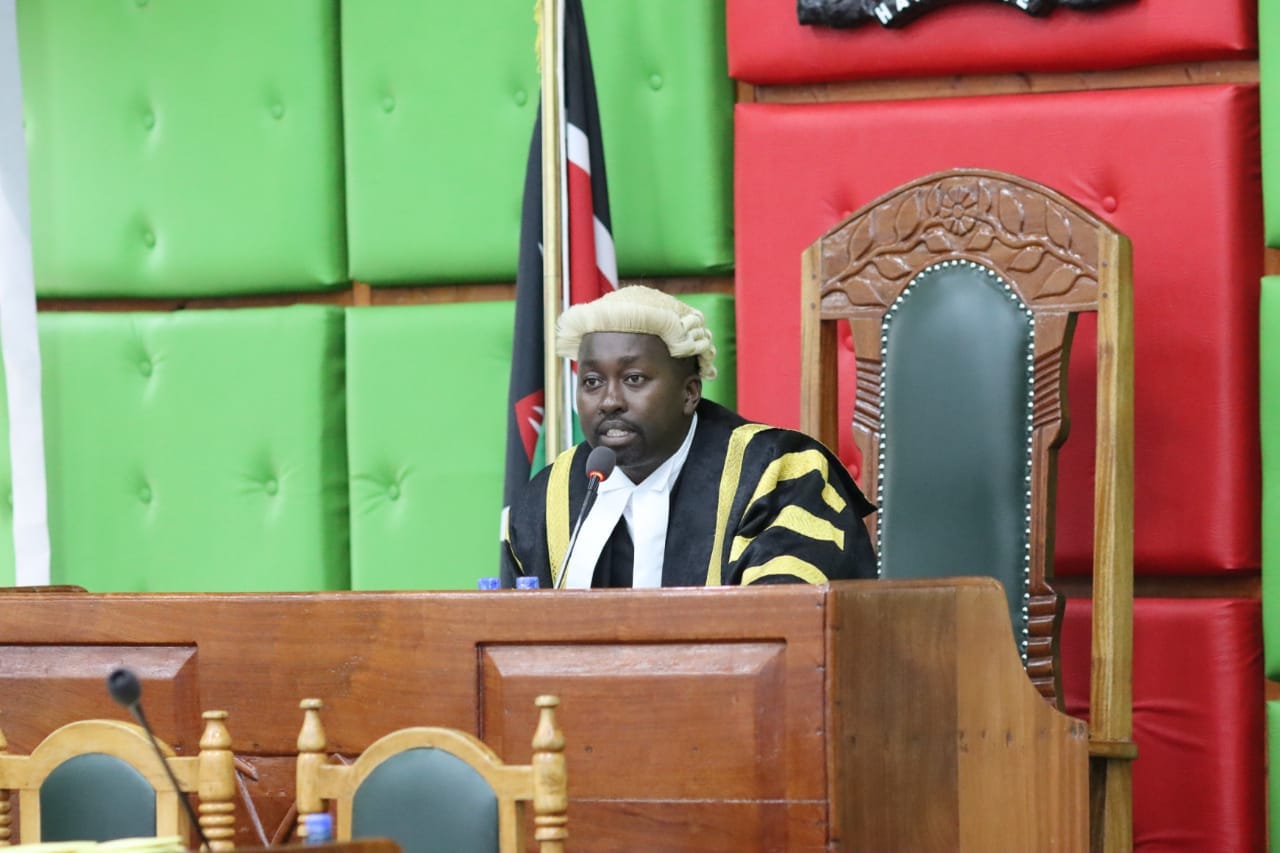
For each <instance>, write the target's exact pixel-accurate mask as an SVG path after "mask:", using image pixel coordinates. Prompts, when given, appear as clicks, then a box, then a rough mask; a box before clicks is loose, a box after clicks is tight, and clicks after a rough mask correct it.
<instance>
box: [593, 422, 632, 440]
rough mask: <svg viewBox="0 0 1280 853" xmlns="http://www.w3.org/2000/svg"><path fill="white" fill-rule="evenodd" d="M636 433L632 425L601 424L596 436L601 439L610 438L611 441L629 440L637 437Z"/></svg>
mask: <svg viewBox="0 0 1280 853" xmlns="http://www.w3.org/2000/svg"><path fill="white" fill-rule="evenodd" d="M635 433H636V430H635V428H634V427H632V426H631V425H630V424H625V423H618V422H612V423H606V424H601V425H600V426H599V428H597V429H596V435H598V436H600V437H601V438H609V439H615V440H616V439H624V438H629V437H631V436H633V435H635Z"/></svg>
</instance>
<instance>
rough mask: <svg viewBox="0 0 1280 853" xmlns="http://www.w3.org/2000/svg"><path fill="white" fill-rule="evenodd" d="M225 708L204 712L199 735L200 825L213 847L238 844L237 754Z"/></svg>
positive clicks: (232, 846)
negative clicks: (234, 750) (233, 750)
mask: <svg viewBox="0 0 1280 853" xmlns="http://www.w3.org/2000/svg"><path fill="white" fill-rule="evenodd" d="M226 719H227V712H226V711H205V712H204V721H205V722H204V734H202V735H201V736H200V765H199V781H198V782H197V787H196V793H197V794H198V795H199V798H200V828H201V829H202V830H204V834H205V837H206V838H208V839H209V847H210V848H211V849H213V850H231V849H232V848H234V847H235V840H234V839H235V834H236V829H235V824H236V817H235V810H236V804H235V795H236V770H235V755H234V753H232V751H231V733H230V732H229V731H228V730H227V724H226Z"/></svg>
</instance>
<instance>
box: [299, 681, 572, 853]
mask: <svg viewBox="0 0 1280 853" xmlns="http://www.w3.org/2000/svg"><path fill="white" fill-rule="evenodd" d="M536 704H537V707H538V708H539V709H540V711H539V715H538V724H537V727H536V729H535V731H534V735H533V760H532V763H530V764H523V765H518V764H504V763H503V761H502V760H501V758H499V757H498V755H497V753H495V752H494V751H493V750H492V749H490V748H489V747H488V746H486V745H485V744H484V743H483V742H482V741H480V740H479V739H478V738H476V737H475V736H473V735H471V734H469V733H467V732H462V731H458V730H456V729H447V728H439V727H418V728H408V729H399V730H397V731H394V732H391V733H390V734H387V735H384V736H383V737H381V738H379V739H378V740H376V741H374V742H373V743H372V744H370V745H369V748H368V749H366V750H364V752H362V753H361V754H360V755H359V757H357V758H356V759H355V761H353V762H352V763H351V764H329V763H328V761H327V755H326V749H327V737H326V735H325V732H324V728H323V725H322V724H321V722H320V714H319V711H320V708H321V707H323V705H322V703H321V701H320V700H319V699H304V700H303V701H302V703H301V707H302V709H303V722H302V730H301V732H300V733H299V734H298V767H297V798H298V828H299V832H300V833H301V834H305V819H306V816H307V815H309V814H315V813H317V812H320V811H324V810H325V808H326V806H325V802H326V801H333V802H334V803H335V805H336V813H337V814H336V821H335V832H334V834H335V837H336V838H337V839H338V840H339V841H346V840H350V839H352V838H360V837H370V836H383V837H387V838H391V839H393V840H395V841H396V842H398V843H399V844H400V847H401V849H402V850H403V851H404V853H427V851H450V850H468V851H481V850H492V851H495V852H498V851H500V853H516V851H523V850H524V849H525V843H524V805H525V803H532V804H533V812H534V821H533V822H534V838H535V840H536V841H537V843H538V849H539V850H540V851H541V853H561V851H563V849H564V841H565V838H566V836H567V830H566V824H567V819H568V818H567V810H568V805H569V795H568V787H567V781H566V777H565V762H564V735H563V734H561V732H560V729H559V727H558V725H557V723H556V719H555V708H556V706H557V705H559V704H560V701H559V699H557V698H556V697H554V696H539V697H538V698H537V700H536Z"/></svg>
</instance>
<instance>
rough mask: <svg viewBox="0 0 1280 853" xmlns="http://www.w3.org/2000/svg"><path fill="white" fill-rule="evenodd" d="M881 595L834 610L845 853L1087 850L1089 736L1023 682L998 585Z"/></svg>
mask: <svg viewBox="0 0 1280 853" xmlns="http://www.w3.org/2000/svg"><path fill="white" fill-rule="evenodd" d="M886 583H893V585H894V592H893V594H892V595H883V594H880V593H879V591H878V590H876V589H874V588H873V587H869V586H867V585H855V586H849V587H842V588H840V589H837V590H834V591H833V595H832V601H831V602H830V605H829V607H828V619H829V621H830V632H829V636H830V638H831V642H832V645H831V650H830V654H831V665H830V666H829V670H828V672H829V678H830V679H831V681H832V687H831V689H830V694H831V695H832V696H833V697H836V701H835V702H833V703H832V705H831V707H830V709H829V710H830V714H831V717H830V726H831V737H830V738H829V740H828V743H829V745H830V755H829V760H830V762H831V767H832V769H831V772H832V775H833V777H834V779H835V784H834V790H835V791H837V792H840V796H838V797H835V798H833V800H832V816H831V822H832V834H833V837H834V839H835V841H836V842H838V849H841V850H948V851H992V850H1035V851H1045V853H1047V851H1080V850H1084V849H1085V847H1086V844H1087V838H1088V822H1087V814H1088V808H1087V804H1088V769H1087V768H1088V746H1089V745H1088V735H1087V731H1086V727H1085V724H1084V723H1083V722H1082V721H1080V720H1076V719H1072V718H1070V717H1067V716H1066V715H1064V714H1062V713H1060V712H1059V711H1057V710H1055V709H1054V708H1053V707H1052V706H1050V705H1049V704H1048V703H1046V702H1044V701H1043V700H1042V699H1041V698H1040V696H1039V694H1038V693H1037V691H1036V690H1035V689H1034V688H1033V687H1032V685H1031V684H1030V682H1029V681H1028V680H1027V678H1026V677H1025V676H1024V675H1023V673H1022V671H1021V669H1022V666H1021V661H1020V660H1019V658H1018V655H1017V652H1016V651H1015V646H1014V643H1013V634H1012V629H1011V627H1010V625H1009V619H1008V608H1007V605H1006V604H1005V603H1004V598H1003V592H1002V591H1001V589H1000V585H999V584H998V583H997V582H996V581H994V580H991V579H987V578H969V579H958V580H955V581H951V582H948V583H945V584H938V583H937V582H934V581H924V580H914V581H896V582H886ZM869 649H874V653H868V652H867V650H869ZM869 685H876V686H875V688H874V689H869V687H868V686H869Z"/></svg>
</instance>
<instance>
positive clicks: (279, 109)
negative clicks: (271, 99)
mask: <svg viewBox="0 0 1280 853" xmlns="http://www.w3.org/2000/svg"><path fill="white" fill-rule="evenodd" d="M271 117H272V118H274V119H282V118H284V104H272V105H271Z"/></svg>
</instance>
